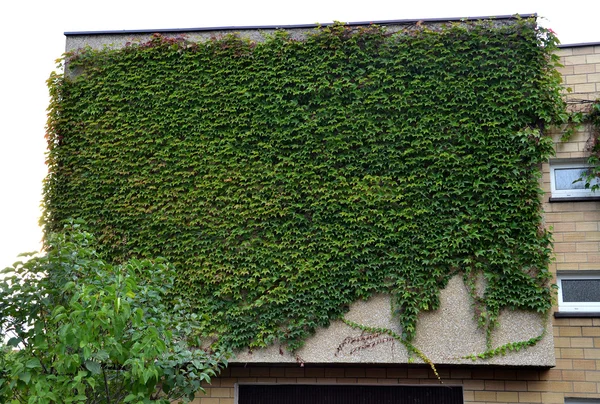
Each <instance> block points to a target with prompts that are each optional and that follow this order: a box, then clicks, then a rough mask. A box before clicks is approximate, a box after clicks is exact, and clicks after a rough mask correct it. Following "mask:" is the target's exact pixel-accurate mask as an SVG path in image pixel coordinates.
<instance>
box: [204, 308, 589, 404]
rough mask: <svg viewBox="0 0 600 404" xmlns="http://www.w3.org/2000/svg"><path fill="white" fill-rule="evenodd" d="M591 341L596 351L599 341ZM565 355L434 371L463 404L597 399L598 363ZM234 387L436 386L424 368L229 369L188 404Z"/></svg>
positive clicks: (228, 403)
mask: <svg viewBox="0 0 600 404" xmlns="http://www.w3.org/2000/svg"><path fill="white" fill-rule="evenodd" d="M589 320H590V326H587V327H586V326H577V327H575V326H573V327H572V328H578V329H579V330H580V331H581V332H583V330H584V329H587V330H588V331H590V330H594V329H595V330H599V329H600V328H599V327H598V326H600V322H598V323H596V327H593V326H591V323H592V320H591V319H589ZM595 320H596V321H600V320H598V319H595ZM566 321H569V320H566ZM592 339H594V338H593V337H592ZM595 340H596V346H597V347H598V348H600V345H598V344H599V343H600V337H596V338H595ZM581 349H585V348H581ZM596 351H597V352H600V349H597V350H596ZM568 356H572V357H570V358H568V359H567V358H565V359H559V360H558V362H560V364H561V365H560V366H557V367H556V368H554V369H529V368H502V367H494V368H485V367H448V368H439V369H438V372H439V374H440V376H441V378H442V382H443V384H445V385H452V386H463V391H464V399H465V403H563V402H564V398H565V397H582V398H600V391H598V386H599V385H600V358H598V359H583V357H584V355H583V354H582V355H579V354H577V353H573V354H572V355H571V354H570V355H568ZM576 357H577V358H576ZM583 369H585V370H583ZM236 383H272V384H274V383H288V384H289V383H293V384H296V383H298V384H316V383H319V384H356V383H358V384H373V385H376V384H388V385H389V384H410V385H418V384H422V385H439V384H440V381H439V380H438V379H437V378H436V377H435V376H434V374H433V372H432V371H431V370H430V369H429V368H428V367H408V366H400V367H375V366H373V367H345V368H344V367H318V366H311V365H306V366H305V367H300V366H293V367H268V366H264V367H260V366H259V367H255V366H252V367H242V366H235V365H233V366H232V367H230V368H229V369H226V370H225V371H224V373H223V374H222V375H221V377H219V378H218V379H215V380H213V383H212V385H211V386H207V387H206V394H205V395H198V396H197V398H196V399H195V400H194V401H193V404H234V391H235V387H234V386H235V384H236Z"/></svg>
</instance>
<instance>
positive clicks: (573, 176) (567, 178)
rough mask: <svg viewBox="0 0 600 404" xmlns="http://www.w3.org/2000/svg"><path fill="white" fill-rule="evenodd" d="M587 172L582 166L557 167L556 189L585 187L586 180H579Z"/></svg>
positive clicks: (555, 173)
mask: <svg viewBox="0 0 600 404" xmlns="http://www.w3.org/2000/svg"><path fill="white" fill-rule="evenodd" d="M585 172H586V169H585V168H582V167H578V168H557V169H555V170H554V181H555V184H556V189H585V180H582V181H578V180H579V179H580V178H582V177H583V176H584V175H585ZM590 185H591V184H590Z"/></svg>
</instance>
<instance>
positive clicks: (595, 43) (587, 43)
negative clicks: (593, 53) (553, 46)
mask: <svg viewBox="0 0 600 404" xmlns="http://www.w3.org/2000/svg"><path fill="white" fill-rule="evenodd" d="M584 46H600V42H579V43H566V44H560V45H558V47H559V48H560V49H562V48H582V47H584Z"/></svg>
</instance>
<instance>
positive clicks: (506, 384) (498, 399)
mask: <svg viewBox="0 0 600 404" xmlns="http://www.w3.org/2000/svg"><path fill="white" fill-rule="evenodd" d="M558 54H559V56H560V57H561V63H562V64H563V65H564V67H563V68H561V69H560V72H561V74H562V75H563V77H564V80H563V81H564V83H565V87H570V88H571V89H572V91H571V92H566V91H565V98H566V99H567V101H568V102H569V103H570V105H571V107H572V108H573V109H577V108H579V107H580V106H581V105H582V104H581V101H582V100H588V101H590V100H595V99H597V98H599V97H600V46H585V47H576V48H563V49H561V50H560V51H559V52H558ZM589 136H590V128H589V127H582V128H581V129H580V130H579V131H577V132H576V133H575V134H574V135H573V137H572V138H571V140H570V141H569V142H567V143H564V142H561V141H560V133H559V132H558V131H557V132H556V133H554V134H553V137H554V139H555V142H556V158H582V157H586V155H587V154H586V151H587V150H588V149H587V148H588V147H589V142H588V140H589ZM542 182H543V188H544V190H545V191H546V196H545V199H544V209H545V212H546V214H545V220H546V224H547V226H549V227H552V228H553V233H554V241H555V244H554V249H555V257H556V260H555V262H554V263H553V264H552V267H551V269H552V270H553V271H554V273H556V271H557V270H558V271H561V270H581V271H585V270H599V269H600V201H593V202H560V203H551V202H549V192H550V170H549V166H548V165H547V164H545V165H544V166H543V179H542ZM553 332H554V343H555V350H556V367H555V368H552V369H531V368H503V367H489V368H487V367H477V368H476V367H448V368H440V369H439V373H440V376H441V378H442V381H443V383H445V384H447V385H460V386H463V389H464V398H465V402H467V403H564V399H565V397H578V398H598V399H600V318H553ZM236 383H300V384H311V383H324V384H352V383H361V384H434V385H435V384H439V381H438V380H437V379H436V378H435V376H434V375H433V374H432V372H431V370H429V369H428V368H427V367H424V366H420V367H410V366H398V367H334V366H331V367H315V366H311V365H306V367H300V366H287V367H278V366H274V367H269V366H257V367H243V366H239V365H232V366H231V367H230V368H228V369H226V370H225V371H224V373H223V374H222V375H221V377H219V378H216V379H214V380H213V383H212V385H210V386H207V388H206V395H199V396H198V398H196V400H195V401H194V404H234V402H235V401H234V400H235V397H234V393H235V387H234V386H235V384H236Z"/></svg>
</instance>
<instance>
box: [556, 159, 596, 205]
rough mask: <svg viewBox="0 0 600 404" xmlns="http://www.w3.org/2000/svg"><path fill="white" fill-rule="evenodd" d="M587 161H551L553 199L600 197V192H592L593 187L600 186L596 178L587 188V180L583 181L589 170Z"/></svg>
mask: <svg viewBox="0 0 600 404" xmlns="http://www.w3.org/2000/svg"><path fill="white" fill-rule="evenodd" d="M589 169H590V168H589V166H588V165H587V164H586V162H585V160H581V159H578V160H554V161H550V186H551V189H552V198H553V199H560V198H582V197H583V198H585V197H590V196H600V192H592V190H591V189H590V188H591V187H592V186H593V185H600V181H599V179H598V178H595V179H594V180H593V181H592V182H591V183H590V185H589V188H586V187H585V185H586V180H585V179H581V180H580V178H582V177H583V176H584V175H585V174H586V172H587V171H588V170H589Z"/></svg>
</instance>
